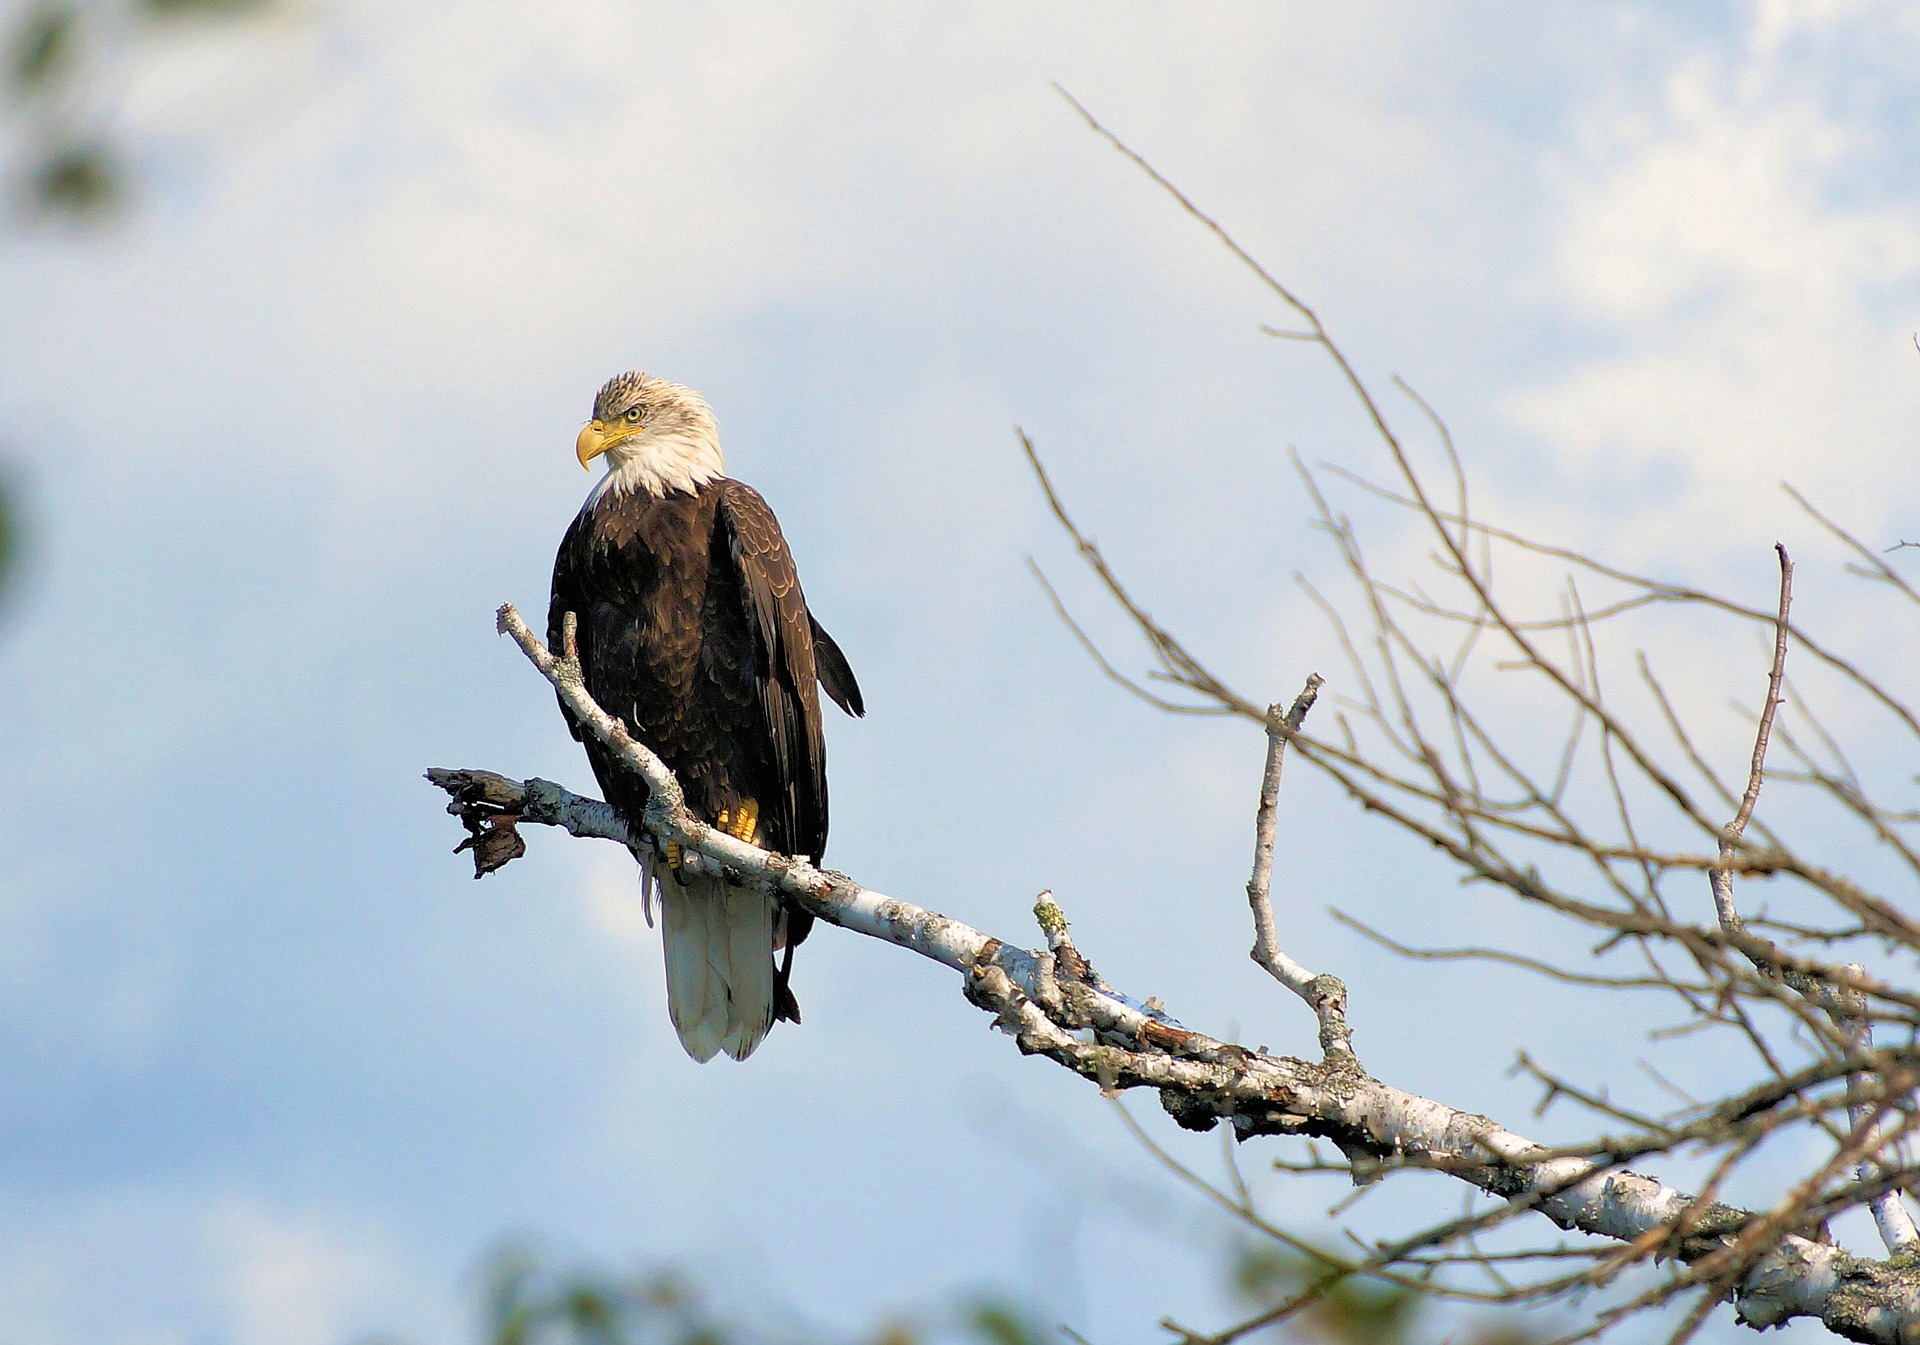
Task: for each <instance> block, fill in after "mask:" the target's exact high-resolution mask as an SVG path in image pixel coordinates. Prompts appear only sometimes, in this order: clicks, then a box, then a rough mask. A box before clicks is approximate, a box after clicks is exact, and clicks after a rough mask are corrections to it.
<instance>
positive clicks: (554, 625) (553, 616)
mask: <svg viewBox="0 0 1920 1345" xmlns="http://www.w3.org/2000/svg"><path fill="white" fill-rule="evenodd" d="M587 526H588V525H587V511H586V510H584V509H582V510H581V511H580V512H579V514H577V515H576V516H575V517H574V520H573V523H572V524H571V525H570V526H569V527H568V528H567V534H566V536H564V537H562V538H561V539H560V552H559V554H558V555H556V556H555V557H554V558H553V593H552V596H551V597H550V598H549V599H548V601H547V648H548V649H551V650H552V651H553V653H554V656H555V657H556V658H557V657H559V656H560V655H561V654H562V653H564V652H565V651H564V649H563V648H562V645H563V644H564V640H563V639H562V636H563V634H564V631H563V628H562V625H561V623H562V620H563V618H564V617H565V615H566V613H568V612H572V613H573V614H574V617H575V621H574V626H575V638H576V639H577V640H578V641H579V649H580V664H581V666H582V667H586V666H588V665H589V664H590V663H591V661H592V658H591V655H590V654H589V652H588V649H587V644H588V640H589V638H590V637H589V634H588V632H589V630H590V629H591V623H590V622H588V620H587V613H586V611H585V607H586V595H585V594H584V593H583V592H582V591H581V587H580V563H581V559H582V558H581V556H580V549H581V546H582V544H583V539H582V533H583V531H584V529H585V528H586V527H587ZM554 699H555V700H559V701H560V714H561V716H562V717H563V718H565V720H566V721H567V728H568V730H569V731H570V732H571V733H572V734H573V736H574V737H575V738H576V739H577V740H579V741H581V742H586V741H587V735H586V732H585V730H583V729H582V728H581V727H580V724H579V722H578V721H577V720H575V719H574V717H573V711H571V710H569V709H568V708H567V703H566V701H564V700H561V699H560V693H559V692H557V691H556V692H555V693H554Z"/></svg>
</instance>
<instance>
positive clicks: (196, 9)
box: [139, 0, 271, 19]
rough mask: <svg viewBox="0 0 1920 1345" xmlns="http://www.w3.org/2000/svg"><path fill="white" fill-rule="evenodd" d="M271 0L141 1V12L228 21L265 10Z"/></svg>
mask: <svg viewBox="0 0 1920 1345" xmlns="http://www.w3.org/2000/svg"><path fill="white" fill-rule="evenodd" d="M269 3H271V0H139V5H140V8H141V10H142V11H143V12H144V13H146V14H148V15H150V16H151V17H153V18H156V19H197V18H212V19H228V18H235V17H237V16H239V15H243V14H253V13H257V12H258V11H260V10H262V9H265V8H266V7H267V5H268V4H269Z"/></svg>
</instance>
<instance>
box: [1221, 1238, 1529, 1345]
mask: <svg viewBox="0 0 1920 1345" xmlns="http://www.w3.org/2000/svg"><path fill="white" fill-rule="evenodd" d="M1326 1274H1327V1268H1326V1263H1325V1262H1323V1261H1320V1260H1318V1259H1316V1258H1314V1257H1311V1256H1308V1255H1306V1254H1304V1253H1302V1252H1297V1251H1294V1250H1293V1249H1291V1248H1288V1247H1282V1246H1280V1245H1278V1244H1276V1243H1266V1242H1261V1243H1248V1244H1246V1245H1244V1246H1242V1247H1241V1248H1240V1249H1239V1251H1238V1252H1237V1254H1236V1255H1235V1256H1234V1259H1233V1287H1234V1289H1235V1291H1236V1292H1237V1293H1238V1294H1239V1295H1240V1297H1241V1298H1243V1299H1245V1300H1246V1302H1247V1303H1248V1305H1249V1306H1250V1307H1252V1308H1253V1309H1254V1310H1255V1311H1265V1310H1267V1309H1270V1308H1276V1307H1279V1306H1280V1305H1281V1304H1283V1303H1286V1302H1289V1301H1290V1300H1292V1299H1294V1298H1297V1297H1299V1296H1300V1295H1301V1294H1302V1293H1304V1292H1306V1291H1307V1290H1309V1289H1311V1288H1312V1287H1313V1286H1314V1285H1315V1284H1317V1283H1319V1282H1320V1281H1321V1280H1322V1279H1324V1278H1325V1276H1326ZM1434 1306H1435V1300H1434V1299H1432V1298H1429V1297H1427V1296H1426V1295H1424V1294H1421V1293H1419V1292H1417V1291H1415V1290H1413V1289H1403V1288H1401V1287H1399V1286H1398V1285H1393V1284H1387V1283H1385V1282H1383V1281H1380V1280H1372V1279H1364V1278H1362V1277H1360V1276H1357V1275H1350V1276H1348V1277H1346V1278H1344V1279H1341V1280H1338V1281H1336V1282H1334V1284H1333V1285H1332V1286H1331V1287H1330V1288H1328V1289H1327V1290H1326V1291H1325V1292H1324V1293H1322V1294H1321V1295H1320V1297H1319V1298H1318V1299H1316V1300H1315V1301H1314V1302H1313V1303H1312V1304H1310V1305H1309V1306H1307V1307H1305V1308H1303V1309H1302V1310H1301V1311H1300V1312H1299V1314H1298V1315H1296V1316H1294V1317H1292V1318H1290V1319H1289V1320H1288V1322H1287V1323H1286V1325H1285V1326H1284V1327H1281V1328H1279V1330H1280V1331H1282V1332H1284V1333H1285V1336H1286V1338H1290V1339H1292V1340H1296V1341H1313V1342H1324V1343H1325V1345H1418V1342H1420V1341H1423V1340H1445V1341H1447V1342H1448V1343H1449V1345H1534V1343H1535V1342H1539V1341H1545V1340H1547V1339H1548V1336H1547V1335H1543V1334H1536V1333H1534V1332H1532V1331H1529V1330H1526V1329H1525V1328H1523V1327H1522V1326H1521V1325H1520V1324H1519V1323H1518V1322H1517V1321H1515V1320H1514V1319H1513V1318H1512V1317H1510V1316H1505V1315H1502V1316H1493V1315H1490V1314H1489V1313H1487V1312H1486V1311H1485V1310H1481V1311H1479V1312H1477V1313H1472V1314H1469V1316H1468V1319H1467V1320H1465V1321H1463V1320H1461V1318H1460V1317H1459V1316H1457V1315H1456V1316H1454V1317H1453V1318H1452V1319H1451V1320H1449V1321H1448V1322H1446V1323H1445V1324H1444V1328H1443V1327H1442V1326H1441V1325H1440V1324H1437V1323H1434V1322H1433V1321H1432V1320H1431V1318H1432V1316H1433V1313H1432V1309H1433V1308H1434ZM1423 1328H1424V1330H1423ZM1262 1338H1268V1337H1262Z"/></svg>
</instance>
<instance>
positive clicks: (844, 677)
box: [807, 612, 867, 719]
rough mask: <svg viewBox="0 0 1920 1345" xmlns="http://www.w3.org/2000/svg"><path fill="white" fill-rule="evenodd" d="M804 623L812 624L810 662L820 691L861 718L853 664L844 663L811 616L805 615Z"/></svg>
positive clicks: (863, 709)
mask: <svg viewBox="0 0 1920 1345" xmlns="http://www.w3.org/2000/svg"><path fill="white" fill-rule="evenodd" d="M807 620H808V621H809V622H811V623H812V625H813V662H814V668H815V670H816V671H817V672H818V674H819V677H820V686H821V688H822V689H823V690H825V692H826V693H827V695H828V696H830V697H831V698H832V699H833V703H834V704H835V705H837V706H839V707H840V708H841V709H842V710H844V711H846V712H847V713H848V714H850V715H852V716H853V717H854V718H855V719H865V718H866V717H867V702H866V699H865V698H864V697H863V696H861V694H860V683H859V682H857V681H856V680H854V676H853V665H852V664H850V663H848V662H847V656H846V655H845V654H843V653H841V652H840V646H839V645H837V644H835V643H834V642H833V637H832V636H831V635H829V634H827V632H826V631H825V630H823V629H822V628H821V626H820V623H819V621H817V620H815V619H814V616H813V613H811V612H809V613H807Z"/></svg>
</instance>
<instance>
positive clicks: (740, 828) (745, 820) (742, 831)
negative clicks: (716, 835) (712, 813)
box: [720, 799, 760, 845]
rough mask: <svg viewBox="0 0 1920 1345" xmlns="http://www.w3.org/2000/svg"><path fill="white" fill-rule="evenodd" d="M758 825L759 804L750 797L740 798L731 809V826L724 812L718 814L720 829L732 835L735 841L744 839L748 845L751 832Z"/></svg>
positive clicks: (751, 838)
mask: <svg viewBox="0 0 1920 1345" xmlns="http://www.w3.org/2000/svg"><path fill="white" fill-rule="evenodd" d="M759 827H760V805H759V804H758V803H756V802H755V801H754V800H752V799H744V800H742V801H741V804H740V806H739V807H738V808H736V809H734V810H733V824H732V825H731V826H729V825H728V824H727V815H726V814H725V813H721V814H720V830H722V831H724V832H726V833H727V835H729V836H731V837H733V838H734V839H735V840H736V841H745V842H746V843H747V844H748V845H752V844H753V833H754V832H755V831H757V830H758V829H759Z"/></svg>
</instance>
